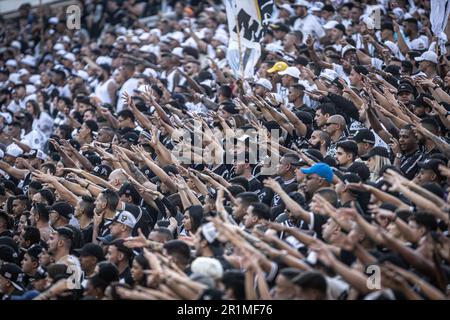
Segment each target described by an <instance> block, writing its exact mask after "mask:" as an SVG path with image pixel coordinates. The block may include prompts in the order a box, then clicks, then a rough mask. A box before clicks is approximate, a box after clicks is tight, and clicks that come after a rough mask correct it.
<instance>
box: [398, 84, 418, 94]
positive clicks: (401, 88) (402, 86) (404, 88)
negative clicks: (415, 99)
mask: <svg viewBox="0 0 450 320" xmlns="http://www.w3.org/2000/svg"><path fill="white" fill-rule="evenodd" d="M401 92H409V93H412V94H414V89H413V87H412V86H411V85H410V84H409V83H405V82H404V83H402V84H400V86H399V87H398V90H397V94H398V93H401Z"/></svg>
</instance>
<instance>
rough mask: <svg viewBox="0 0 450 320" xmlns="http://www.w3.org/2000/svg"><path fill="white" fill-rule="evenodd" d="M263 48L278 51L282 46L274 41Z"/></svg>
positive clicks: (281, 49)
mask: <svg viewBox="0 0 450 320" xmlns="http://www.w3.org/2000/svg"><path fill="white" fill-rule="evenodd" d="M264 49H266V50H267V51H269V52H278V51H283V46H282V45H280V44H278V43H276V42H270V43H268V44H267V45H266V46H265V47H264Z"/></svg>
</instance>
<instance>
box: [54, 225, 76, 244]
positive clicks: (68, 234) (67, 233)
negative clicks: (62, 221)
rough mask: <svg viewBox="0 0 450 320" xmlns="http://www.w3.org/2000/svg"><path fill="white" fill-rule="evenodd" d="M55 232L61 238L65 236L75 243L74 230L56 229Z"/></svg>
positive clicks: (66, 228)
mask: <svg viewBox="0 0 450 320" xmlns="http://www.w3.org/2000/svg"><path fill="white" fill-rule="evenodd" d="M55 232H56V233H57V234H59V235H61V236H65V237H66V238H68V239H70V240H71V241H73V239H74V235H73V231H72V229H70V228H68V227H61V228H56V229H55Z"/></svg>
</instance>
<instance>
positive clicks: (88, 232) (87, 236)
mask: <svg viewBox="0 0 450 320" xmlns="http://www.w3.org/2000/svg"><path fill="white" fill-rule="evenodd" d="M80 230H81V237H82V245H85V244H86V243H89V242H92V233H93V232H94V224H93V223H92V222H91V223H89V224H88V225H87V226H86V227H85V228H83V229H80Z"/></svg>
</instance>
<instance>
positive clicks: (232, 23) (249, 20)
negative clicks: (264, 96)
mask: <svg viewBox="0 0 450 320" xmlns="http://www.w3.org/2000/svg"><path fill="white" fill-rule="evenodd" d="M225 6H226V10H227V19H228V29H229V32H230V40H229V44H228V51H227V60H228V63H229V65H230V66H231V68H232V69H233V72H234V75H235V77H237V78H238V77H241V76H243V77H244V78H252V77H253V75H254V69H255V65H256V62H257V61H258V59H259V57H260V55H261V45H260V42H261V41H262V39H263V37H264V34H265V31H266V28H267V26H268V25H269V20H270V16H271V15H272V12H273V6H274V1H273V0H259V1H258V0H240V1H237V0H225Z"/></svg>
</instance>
